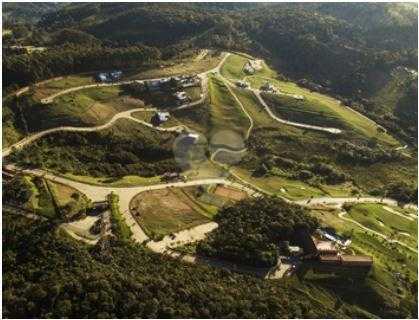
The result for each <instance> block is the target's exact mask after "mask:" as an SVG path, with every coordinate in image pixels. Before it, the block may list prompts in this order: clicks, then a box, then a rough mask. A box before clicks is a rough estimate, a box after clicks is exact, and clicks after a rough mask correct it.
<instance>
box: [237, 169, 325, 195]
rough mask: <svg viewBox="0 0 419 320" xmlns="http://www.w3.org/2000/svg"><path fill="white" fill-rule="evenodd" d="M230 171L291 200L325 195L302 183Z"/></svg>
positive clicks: (239, 170)
mask: <svg viewBox="0 0 419 320" xmlns="http://www.w3.org/2000/svg"><path fill="white" fill-rule="evenodd" d="M231 171H232V172H233V173H234V174H235V175H238V176H239V177H240V178H242V179H244V180H245V181H246V182H249V183H251V184H254V185H256V186H257V187H259V188H261V189H263V190H265V191H267V192H269V193H273V194H277V195H279V196H282V197H286V198H288V199H292V200H298V199H306V198H309V197H311V196H314V197H320V196H324V195H326V193H325V192H323V191H322V190H320V189H318V188H316V187H312V186H310V185H308V184H306V183H304V182H302V181H298V180H291V179H286V178H282V177H277V176H269V177H260V178H259V177H252V176H251V174H250V173H249V172H248V171H246V170H244V169H242V168H238V167H235V168H232V169H231Z"/></svg>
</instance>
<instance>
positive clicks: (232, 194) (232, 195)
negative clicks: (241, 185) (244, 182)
mask: <svg viewBox="0 0 419 320" xmlns="http://www.w3.org/2000/svg"><path fill="white" fill-rule="evenodd" d="M214 194H216V195H219V196H222V197H225V198H228V199H231V200H234V201H240V200H243V199H245V198H247V193H246V192H244V191H241V190H238V189H234V188H230V187H226V186H217V188H216V189H215V191H214Z"/></svg>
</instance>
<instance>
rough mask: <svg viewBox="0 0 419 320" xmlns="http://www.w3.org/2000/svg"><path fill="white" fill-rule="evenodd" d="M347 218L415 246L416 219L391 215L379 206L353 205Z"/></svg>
mask: <svg viewBox="0 0 419 320" xmlns="http://www.w3.org/2000/svg"><path fill="white" fill-rule="evenodd" d="M347 217H348V218H351V219H353V220H355V221H357V222H359V223H361V224H362V225H364V226H365V227H367V228H369V229H372V230H374V231H377V232H380V233H382V234H384V235H386V236H387V237H391V238H394V239H397V240H399V241H401V242H403V243H406V244H408V245H409V244H410V245H413V246H415V247H416V246H417V233H418V229H417V219H414V218H412V217H409V216H403V215H397V214H395V213H392V212H390V211H389V210H386V209H385V208H384V206H383V205H380V204H357V205H354V206H353V207H352V208H351V210H350V211H349V213H348V215H347Z"/></svg>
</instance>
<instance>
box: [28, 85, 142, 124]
mask: <svg viewBox="0 0 419 320" xmlns="http://www.w3.org/2000/svg"><path fill="white" fill-rule="evenodd" d="M142 106H143V103H142V102H141V101H140V100H137V99H129V98H128V97H126V96H122V91H121V89H120V88H119V87H118V86H115V87H98V88H89V89H84V90H80V91H76V92H73V93H69V94H66V95H63V96H60V97H58V98H57V99H55V100H54V102H53V103H51V104H46V105H44V104H35V105H32V106H31V107H30V108H29V109H28V110H25V118H26V121H27V123H28V124H29V130H30V131H35V132H36V131H39V130H44V129H49V128H53V127H57V126H62V125H69V126H89V125H91V126H94V125H100V124H104V123H106V122H107V121H109V120H110V119H111V118H112V117H113V116H114V115H115V114H116V113H118V112H121V111H126V110H129V109H132V108H138V107H142Z"/></svg>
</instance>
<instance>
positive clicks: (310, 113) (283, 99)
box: [262, 94, 350, 130]
mask: <svg viewBox="0 0 419 320" xmlns="http://www.w3.org/2000/svg"><path fill="white" fill-rule="evenodd" d="M262 97H263V98H264V100H265V102H266V103H267V104H268V105H269V106H270V108H271V110H272V111H273V112H274V113H275V114H276V115H277V116H279V117H280V118H282V119H286V120H290V121H295V122H301V123H305V124H310V125H317V126H324V127H334V128H340V129H345V130H347V129H349V128H350V124H347V123H346V121H345V120H344V119H343V118H342V117H341V116H340V115H339V114H338V113H337V112H335V110H333V109H330V108H329V107H328V106H326V105H325V104H322V103H321V102H320V101H319V100H315V99H311V100H310V101H308V100H297V99H294V98H292V97H289V96H284V95H274V94H263V95H262Z"/></svg>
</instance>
